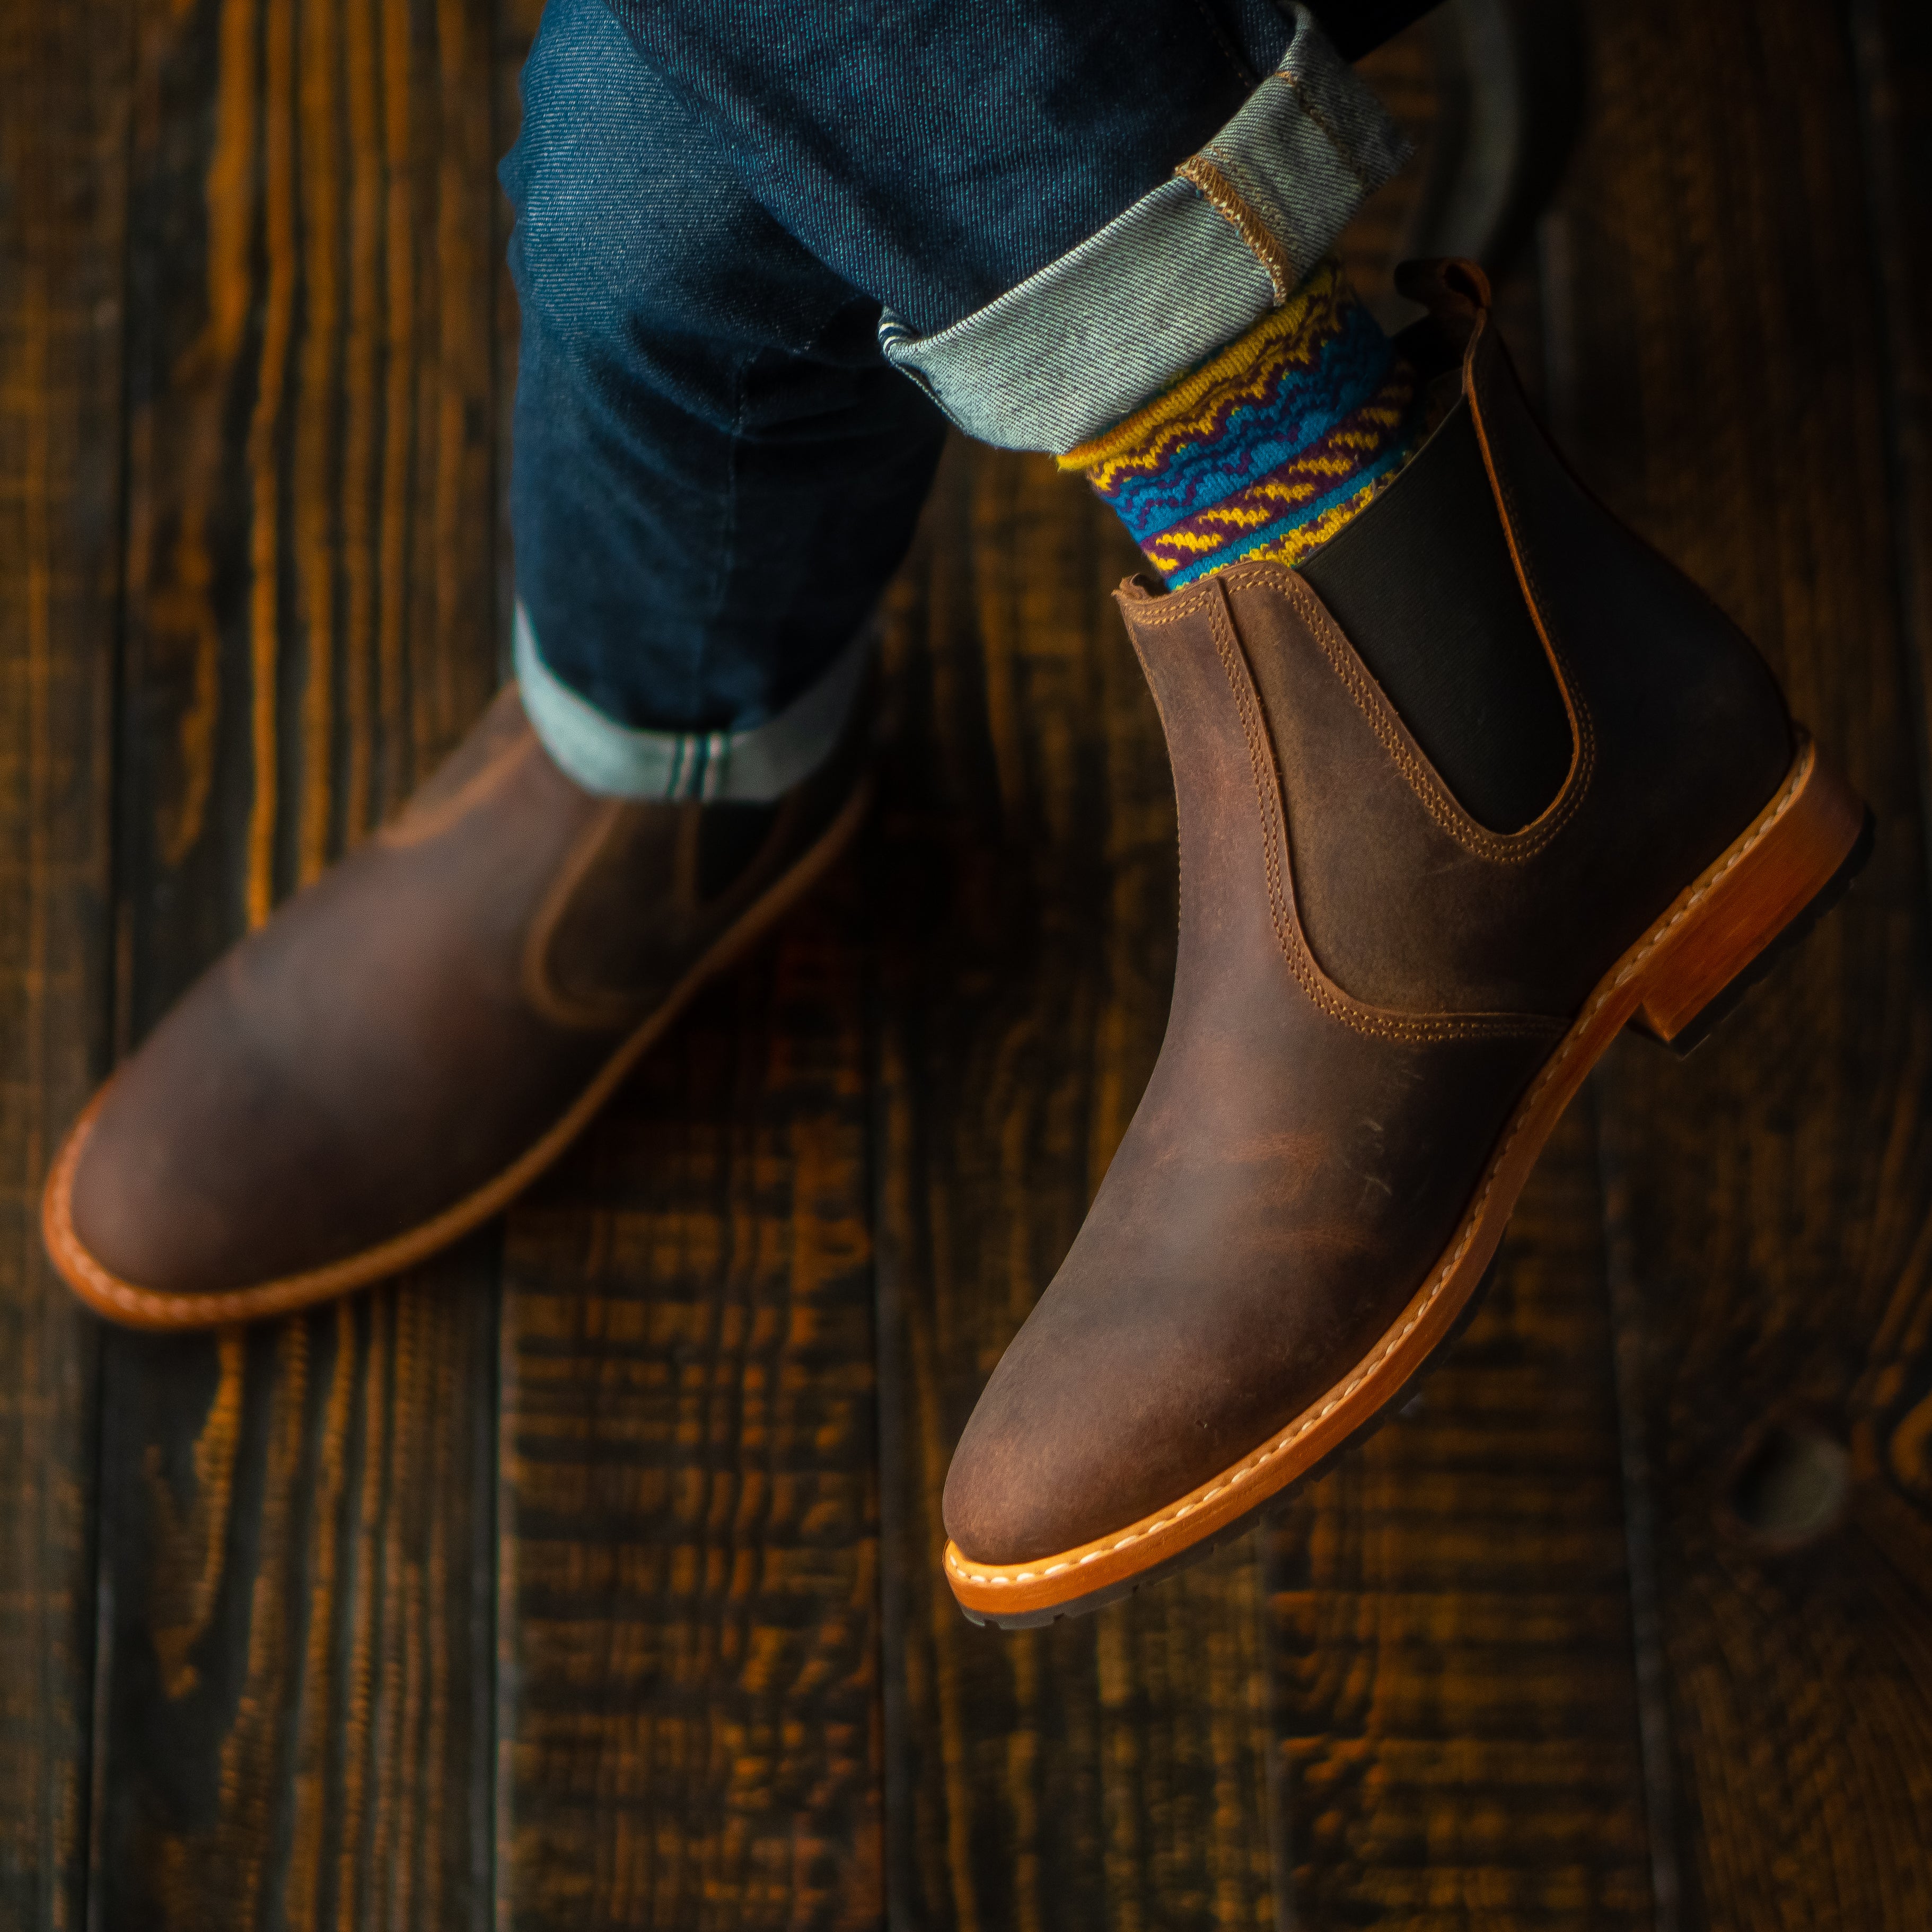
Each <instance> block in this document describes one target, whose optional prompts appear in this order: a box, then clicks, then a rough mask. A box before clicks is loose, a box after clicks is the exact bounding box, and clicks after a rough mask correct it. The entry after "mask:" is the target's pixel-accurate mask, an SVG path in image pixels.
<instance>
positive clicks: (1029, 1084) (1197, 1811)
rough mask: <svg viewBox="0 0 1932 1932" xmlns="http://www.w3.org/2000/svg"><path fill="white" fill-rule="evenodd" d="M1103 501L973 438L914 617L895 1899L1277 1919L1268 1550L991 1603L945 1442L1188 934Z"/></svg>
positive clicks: (937, 518)
mask: <svg viewBox="0 0 1932 1932" xmlns="http://www.w3.org/2000/svg"><path fill="white" fill-rule="evenodd" d="M1135 565H1136V556H1135V553H1134V552H1133V549H1132V547H1131V546H1130V544H1129V542H1128V541H1127V538H1126V536H1125V535H1124V532H1122V531H1121V529H1120V528H1119V526H1118V524H1117V523H1115V520H1114V519H1113V518H1112V517H1111V516H1110V515H1109V514H1108V513H1107V512H1106V511H1105V510H1104V509H1103V508H1101V507H1100V505H1098V504H1097V502H1094V500H1093V499H1091V497H1090V496H1088V494H1087V493H1086V492H1085V491H1084V490H1082V489H1081V488H1080V487H1078V486H1077V485H1076V484H1073V482H1071V481H1070V480H1069V479H1067V478H1062V477H1060V476H1058V475H1056V474H1055V472H1054V469H1053V468H1052V464H1051V463H1050V462H1049V461H1047V460H1044V459H1042V458H1014V457H1011V456H1007V455H998V454H995V453H992V452H984V451H978V450H974V449H968V448H966V447H965V446H956V448H955V449H953V451H952V452H950V455H949V457H948V459H947V463H946V465H945V466H944V467H943V468H942V470H941V480H940V482H939V484H938V490H937V491H936V493H935V499H934V502H933V503H932V506H931V508H930V510H929V517H928V520H927V525H926V534H925V537H924V538H923V547H922V551H921V553H920V554H919V556H918V557H917V558H916V560H915V562H914V564H913V567H912V568H910V570H909V571H908V572H907V574H906V576H905V577H904V579H902V581H901V586H900V588H899V591H898V594H897V596H896V598H895V602H894V604H893V606H892V612H891V618H892V621H891V624H890V627H889V663H890V665H891V668H892V677H893V681H894V683H895V687H896V688H897V690H898V694H899V700H900V704H901V714H902V715H901V716H900V718H898V721H897V729H896V732H895V744H894V748H893V751H892V755H891V763H890V766H889V783H888V784H887V787H886V793H885V796H884V799H883V804H882V812H881V825H880V841H879V848H878V851H877V858H876V862H877V865H878V867H879V871H878V874H877V880H876V883H875V888H874V889H875V894H876V896H877V902H878V904H879V906H880V919H881V933H880V951H881V960H882V966H881V971H882V976H883V983H882V989H881V999H880V1018H879V1022H878V1025H879V1029H880V1031H879V1039H880V1046H879V1064H880V1098H879V1109H880V1122H881V1124H880V1128H879V1130H878V1135H877V1140H878V1153H877V1161H878V1189H879V1209H878V1216H879V1229H880V1304H881V1309H882V1311H883V1315H882V1337H883V1340H882V1348H883V1354H882V1363H883V1367H882V1376H883V1390H882V1429H883V1432H884V1440H885V1445H886V1453H885V1465H884V1466H885V1470H886V1477H887V1484H888V1486H887V1489H886V1499H887V1511H888V1513H887V1517H886V1573H885V1575H886V1632H887V1638H888V1649H887V1652H886V1668H887V1673H888V1682H889V1685H891V1687H892V1698H891V1700H890V1702H889V1705H888V1709H889V1712H890V1713H891V1715H892V1729H891V1735H890V1736H889V1743H888V1751H889V1763H890V1767H891V1769H890V1774H889V1776H890V1785H889V1790H890V1792H891V1800H892V1832H893V1839H894V1843H893V1850H892V1864H891V1870H892V1876H893V1883H894V1896H893V1898H892V1909H893V1923H895V1924H906V1925H916V1926H919V1927H930V1928H934V1932H938V1928H942V1927H961V1928H968V1927H971V1928H992V1927H1053V1928H1056V1932H1058V1928H1062V1927H1080V1926H1088V1925H1094V1926H1098V1925H1102V1924H1106V1925H1136V1924H1148V1925H1154V1924H1159V1925H1170V1926H1182V1925H1196V1924H1202V1925H1205V1924H1215V1925H1249V1926H1271V1925H1272V1924H1274V1923H1275V1921H1276V1899H1275V1896H1274V1885H1273V1881H1272V1876H1271V1873H1272V1857H1273V1853H1272V1847H1271V1815H1270V1814H1271V1807H1270V1802H1269V1776H1268V1766H1269V1757H1270V1752H1269V1748H1268V1710H1267V1698H1266V1671H1265V1662H1264V1657H1263V1652H1262V1627H1261V1621H1260V1619H1261V1610H1262V1604H1261V1596H1260V1589H1259V1578H1258V1575H1257V1572H1256V1562H1255V1552H1254V1548H1253V1544H1252V1541H1248V1542H1244V1543H1243V1544H1240V1545H1238V1546H1237V1547H1235V1548H1233V1549H1232V1550H1229V1551H1227V1552H1224V1553H1223V1554H1222V1556H1220V1557H1219V1558H1217V1559H1214V1561H1212V1562H1210V1563H1208V1564H1207V1565H1204V1566H1202V1568H1199V1569H1197V1570H1195V1571H1192V1572H1190V1573H1188V1574H1187V1575H1185V1576H1184V1577H1181V1578H1179V1579H1177V1580H1175V1581H1173V1582H1172V1583H1168V1584H1165V1585H1163V1586H1161V1587H1160V1589H1156V1590H1154V1591H1151V1592H1147V1593H1145V1595H1142V1596H1141V1597H1139V1598H1134V1599H1132V1600H1130V1601H1129V1602H1128V1603H1127V1604H1124V1605H1121V1606H1118V1607H1115V1608H1113V1609H1111V1610H1107V1611H1105V1612H1103V1613H1101V1614H1100V1615H1099V1616H1096V1617H1093V1618H1089V1619H1080V1620H1079V1621H1077V1622H1072V1623H1064V1624H1060V1625H1054V1626H1052V1627H1050V1628H1048V1629H1046V1630H1043V1631H1028V1632H1023V1633H1019V1634H1004V1633H1001V1632H997V1631H986V1630H980V1629H976V1628H974V1627H973V1626H972V1625H969V1624H968V1622H966V1621H965V1619H964V1618H963V1617H962V1616H961V1615H960V1613H959V1610H957V1608H956V1607H955V1605H954V1604H953V1599H952V1597H951V1595H950V1592H948V1591H947V1588H946V1586H945V1583H944V1579H943V1577H942V1576H941V1572H940V1569H939V1565H938V1556H939V1551H940V1547H941V1537H942V1532H941V1524H940V1518H939V1501H940V1492H941V1486H942V1484H943V1483H944V1478H945V1472H946V1466H947V1460H948V1458H949V1457H950V1454H951V1451H952V1448H953V1444H954V1442H956V1440H957V1439H958V1436H959V1431H960V1430H961V1428H962V1427H963V1426H964V1424H965V1420H966V1417H967V1415H968V1412H970V1410H971V1406H972V1403H973V1401H974V1398H975V1397H977V1394H978V1393H979V1390H980V1385H981V1384H982V1383H983V1380H984V1379H985V1377H986V1375H987V1374H988V1373H989V1372H990V1370H992V1366H993V1364H994V1363H995V1361H997V1359H998V1356H999V1354H1000V1352H1001V1349H1003V1348H1004V1346H1005V1345H1006V1343H1007V1340H1009V1339H1010V1337H1011V1335H1012V1334H1013V1331H1014V1329H1015V1328H1016V1327H1017V1326H1018V1325H1019V1322H1020V1321H1021V1319H1022V1318H1023V1317H1024V1316H1025V1313H1026V1312H1027V1310H1028V1308H1029V1307H1031V1305H1032V1303H1033V1301H1034V1298H1036V1297H1037V1295H1039V1293H1040V1291H1041V1290H1042V1289H1044V1288H1045V1286H1046V1283H1047V1282H1048V1280H1049V1279H1050V1278H1051V1277H1052V1273H1053V1271H1054V1269H1055V1268H1056V1267H1057V1266H1058V1263H1059V1261H1060V1259H1061V1256H1062V1255H1063V1254H1064V1253H1065V1251H1066V1249H1067V1245H1068V1244H1069V1243H1070V1241H1072V1239H1073V1235H1074V1232H1075V1231H1076V1229H1077V1228H1078V1227H1079V1223H1080V1220H1081V1217H1082V1215H1083V1214H1085V1211H1086V1208H1087V1204H1088V1199H1090V1197H1091V1193H1092V1191H1093V1189H1094V1187H1095V1186H1096V1185H1097V1183H1098V1181H1099V1179H1100V1175H1101V1174H1102V1173H1103V1172H1104V1171H1105V1169H1106V1163H1107V1162H1108V1160H1109V1158H1110V1157H1111V1156H1112V1152H1113V1150H1114V1148H1115V1145H1117V1144H1118V1141H1119V1139H1120V1136H1121V1133H1123V1132H1124V1130H1125V1128H1126V1126H1127V1121H1128V1119H1129V1118H1130V1115H1131V1113H1132V1112H1133V1107H1134V1106H1135V1104H1136V1102H1137V1101H1138V1100H1139V1096H1140V1092H1141V1089H1142V1087H1143V1085H1145V1081H1146V1077H1147V1075H1148V1071H1149V1070H1150V1069H1151V1067H1152V1064H1153V1061H1154V1055H1155V1052H1156V1051H1157V1049H1158V1046H1159V1043H1160V1036H1161V1033H1162V1031H1163V1026H1164V1025H1165V1022H1166V1010H1167V1001H1168V996H1169V988H1170V986H1171V984H1172V972H1173V961H1174V944H1175V848H1174V799H1173V790H1172V782H1171V781H1170V779H1169V773H1168V768H1167V760H1166V752H1165V750H1164V748H1163V744H1162V740H1161V736H1160V723H1159V720H1158V718H1157V716H1156V715H1155V712H1154V706H1153V703H1152V700H1151V698H1150V697H1149V696H1148V692H1147V690H1146V687H1145V684H1144V682H1142V678H1141V676H1140V673H1139V668H1138V667H1137V666H1136V663H1135V661H1134V658H1133V651H1132V649H1131V647H1130V645H1129V643H1128V642H1127V637H1126V635H1125V633H1124V631H1123V630H1122V629H1121V625H1120V623H1119V620H1118V616H1117V615H1116V613H1115V611H1114V610H1113V607H1112V604H1111V602H1110V601H1109V598H1108V594H1107V593H1108V592H1109V590H1111V589H1112V586H1113V585H1114V584H1115V583H1117V582H1118V580H1120V578H1121V577H1122V576H1123V575H1124V574H1127V572H1129V571H1131V570H1132V569H1133V568H1135Z"/></svg>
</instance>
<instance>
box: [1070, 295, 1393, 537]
mask: <svg viewBox="0 0 1932 1932" xmlns="http://www.w3.org/2000/svg"><path fill="white" fill-rule="evenodd" d="M1394 359H1395V348H1394V344H1392V343H1391V341H1389V339H1388V337H1387V336H1385V335H1384V334H1383V333H1382V330H1381V329H1379V327H1377V326H1376V323H1375V320H1374V319H1373V317H1371V316H1370V315H1369V314H1368V313H1367V311H1366V310H1363V309H1358V308H1353V309H1351V310H1350V311H1349V314H1348V318H1347V320H1346V323H1345V324H1344V326H1343V328H1342V329H1341V330H1340V332H1338V333H1337V334H1336V335H1333V336H1331V337H1330V338H1329V339H1328V341H1326V342H1325V343H1323V344H1322V346H1321V347H1320V349H1319V350H1318V351H1317V352H1316V355H1315V356H1314V357H1313V359H1311V360H1310V362H1307V363H1304V364H1302V365H1299V366H1297V365H1295V364H1292V363H1291V364H1289V365H1288V366H1286V368H1283V369H1281V370H1280V371H1278V372H1277V375H1276V378H1275V381H1274V386H1273V389H1272V391H1271V393H1268V394H1265V395H1262V396H1260V397H1258V398H1256V399H1255V400H1254V401H1251V402H1243V403H1241V404H1237V405H1236V406H1235V407H1234V408H1233V409H1232V410H1229V413H1228V414H1227V416H1226V419H1224V420H1223V421H1222V422H1220V424H1219V425H1217V426H1215V427H1214V428H1213V429H1211V430H1208V431H1205V434H1202V436H1201V437H1200V438H1199V440H1196V441H1193V442H1189V443H1179V444H1177V445H1176V446H1175V447H1174V448H1173V449H1171V450H1169V452H1167V454H1166V456H1165V457H1164V458H1163V460H1162V461H1161V463H1160V466H1159V467H1158V468H1157V469H1152V470H1151V471H1148V472H1146V473H1145V474H1142V475H1128V476H1127V477H1126V478H1124V479H1123V480H1122V481H1121V482H1120V483H1119V484H1118V485H1117V486H1116V487H1115V489H1113V490H1111V491H1103V495H1105V496H1106V499H1107V500H1108V502H1110V503H1111V504H1112V505H1113V508H1114V511H1115V514H1117V515H1118V517H1120V519H1121V521H1122V522H1123V523H1125V524H1126V525H1127V528H1128V529H1130V531H1131V532H1133V536H1134V539H1135V541H1136V542H1141V543H1145V541H1147V540H1148V538H1151V537H1154V536H1157V535H1160V532H1162V531H1163V530H1165V529H1171V528H1172V526H1173V525H1174V524H1175V523H1178V522H1179V521H1181V520H1182V519H1183V518H1184V517H1190V516H1193V515H1195V514H1197V513H1198V512H1199V511H1202V510H1206V509H1211V508H1213V507H1214V505H1216V504H1217V503H1220V502H1226V500H1227V499H1228V498H1229V497H1230V496H1237V495H1238V494H1239V493H1241V491H1242V490H1246V489H1247V488H1249V487H1250V486H1252V485H1253V484H1256V483H1258V482H1259V481H1261V480H1262V478H1263V477H1265V476H1268V475H1271V474H1272V473H1273V472H1274V471H1275V470H1277V469H1280V467H1281V466H1282V465H1283V463H1288V462H1290V461H1292V460H1293V459H1294V458H1296V457H1298V456H1299V455H1302V454H1303V453H1304V452H1306V451H1307V450H1310V449H1313V448H1314V447H1315V446H1316V444H1317V443H1319V442H1320V441H1321V440H1322V438H1323V437H1325V436H1327V435H1328V434H1329V432H1330V431H1332V430H1333V429H1334V428H1335V427H1336V425H1337V424H1338V423H1341V422H1346V420H1347V419H1349V417H1350V416H1353V415H1354V414H1355V412H1356V411H1357V410H1359V409H1361V407H1363V406H1364V404H1367V403H1369V402H1371V401H1373V400H1374V398H1375V396H1376V393H1377V392H1379V390H1380V389H1381V388H1382V384H1383V383H1385V381H1386V380H1388V373H1389V369H1390V367H1391V364H1392V363H1393V362H1394Z"/></svg>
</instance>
